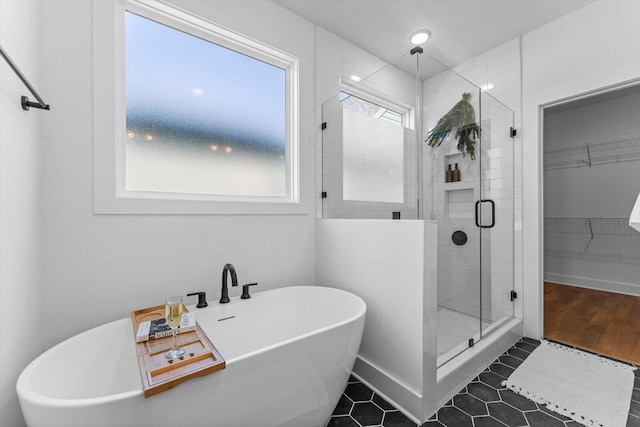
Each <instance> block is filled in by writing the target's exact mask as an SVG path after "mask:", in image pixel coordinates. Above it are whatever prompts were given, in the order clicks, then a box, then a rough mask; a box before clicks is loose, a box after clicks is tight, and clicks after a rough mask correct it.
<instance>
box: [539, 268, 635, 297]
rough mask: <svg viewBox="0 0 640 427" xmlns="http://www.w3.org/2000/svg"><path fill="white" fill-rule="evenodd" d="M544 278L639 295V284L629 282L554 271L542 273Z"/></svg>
mask: <svg viewBox="0 0 640 427" xmlns="http://www.w3.org/2000/svg"><path fill="white" fill-rule="evenodd" d="M544 280H545V282H553V283H558V284H560V285H570V286H578V287H581V288H588V289H596V290H599V291H608V292H616V293H619V294H626V295H634V296H640V285H634V284H630V283H621V282H612V281H604V280H598V279H591V278H588V277H577V276H569V275H565V274H556V273H544Z"/></svg>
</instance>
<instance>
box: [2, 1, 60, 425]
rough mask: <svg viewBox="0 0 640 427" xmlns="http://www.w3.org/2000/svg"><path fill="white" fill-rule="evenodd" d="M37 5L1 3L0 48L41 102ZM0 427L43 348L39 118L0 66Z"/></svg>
mask: <svg viewBox="0 0 640 427" xmlns="http://www.w3.org/2000/svg"><path fill="white" fill-rule="evenodd" d="M39 9H40V5H39V3H37V2H25V1H19V0H15V1H12V0H6V1H5V0H3V1H0V44H1V45H2V47H3V48H4V49H5V51H6V52H7V53H8V54H9V56H11V58H12V59H13V61H14V62H15V63H16V65H17V66H18V67H19V68H20V69H21V71H22V72H23V73H24V74H25V76H26V77H27V79H29V80H30V82H31V83H32V84H33V86H34V87H35V88H36V90H37V91H39V93H40V95H41V96H42V97H43V98H44V100H45V101H46V102H49V99H48V96H47V95H48V93H47V91H45V90H43V88H42V87H41V86H42V84H41V79H40V68H39V67H40V64H39V58H38V43H39V24H40V22H39V12H38V11H39ZM0 62H1V64H0V92H1V94H0V425H2V426H7V427H14V426H21V425H24V420H23V418H22V413H21V411H20V407H19V404H18V399H17V395H16V380H17V378H18V375H19V374H20V372H22V369H24V367H25V366H26V365H27V364H28V363H29V362H30V361H31V360H32V359H33V358H34V357H35V356H37V355H38V354H39V353H40V352H41V351H42V350H43V349H44V344H43V342H42V338H43V337H44V333H45V331H44V328H45V325H44V324H43V323H42V319H43V318H42V316H41V307H42V301H43V299H42V290H43V289H42V283H41V265H42V262H41V260H42V251H41V235H42V216H41V214H42V209H41V201H40V196H41V185H40V177H41V175H40V160H39V158H40V150H41V148H42V146H41V144H40V127H39V121H40V118H41V117H42V116H44V115H47V114H49V112H47V111H43V110H37V109H31V111H23V110H22V107H21V106H20V97H21V96H22V95H26V96H29V98H30V100H32V101H35V99H33V96H32V95H31V94H30V93H29V92H28V90H27V89H26V88H25V86H24V85H23V84H22V82H21V81H20V80H19V79H18V77H17V76H16V75H15V74H14V73H13V71H12V70H11V69H10V68H9V66H8V65H7V64H6V63H5V62H4V60H3V59H0Z"/></svg>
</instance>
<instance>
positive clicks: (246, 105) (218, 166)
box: [125, 11, 290, 197]
mask: <svg viewBox="0 0 640 427" xmlns="http://www.w3.org/2000/svg"><path fill="white" fill-rule="evenodd" d="M287 78H288V76H287V70H286V69H283V68H280V67H278V66H274V65H272V64H269V63H267V62H265V61H262V60H258V59H255V58H253V57H251V56H247V55H245V54H243V53H239V52H237V51H235V50H232V49H228V48H227V47H224V46H221V45H218V44H215V43H212V42H210V41H208V40H205V39H203V38H199V37H196V36H193V35H190V34H187V33H185V32H182V31H179V30H176V29H174V28H172V27H169V26H166V25H163V24H160V23H158V22H155V21H153V20H150V19H147V18H144V17H141V16H139V15H137V14H134V13H132V12H128V11H127V12H126V137H125V139H126V143H125V157H126V166H125V176H126V178H125V181H126V183H125V187H126V190H127V191H149V192H160V193H189V194H206V195H220V196H254V197H255V196H257V197H262V196H268V197H288V180H289V179H290V177H289V176H288V173H289V172H288V170H289V169H288V166H287V165H288V162H287V156H288V155H289V153H287V124H288V123H287Z"/></svg>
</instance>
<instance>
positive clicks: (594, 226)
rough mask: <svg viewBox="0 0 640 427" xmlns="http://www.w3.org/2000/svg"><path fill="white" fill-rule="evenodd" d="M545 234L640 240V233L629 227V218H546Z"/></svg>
mask: <svg viewBox="0 0 640 427" xmlns="http://www.w3.org/2000/svg"><path fill="white" fill-rule="evenodd" d="M544 232H545V233H554V234H564V233H569V234H584V235H587V236H589V237H590V238H591V239H594V238H595V237H597V236H628V237H635V238H640V232H638V231H637V230H634V229H633V228H632V227H630V226H629V218H545V219H544Z"/></svg>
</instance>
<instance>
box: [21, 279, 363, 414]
mask: <svg viewBox="0 0 640 427" xmlns="http://www.w3.org/2000/svg"><path fill="white" fill-rule="evenodd" d="M299 288H323V289H329V290H331V291H335V292H336V293H337V294H340V293H341V294H346V295H350V296H351V297H353V298H354V300H355V301H357V304H358V306H359V307H358V309H357V313H356V314H355V315H353V316H350V317H348V318H347V319H345V320H343V321H340V322H337V323H333V324H331V325H329V326H325V327H323V328H319V329H314V330H313V331H311V332H307V333H305V334H301V335H296V336H295V337H293V338H290V339H286V340H283V341H278V342H277V343H275V344H272V345H269V346H266V347H262V348H260V349H259V350H256V351H252V352H249V353H247V354H243V355H241V356H238V357H235V358H232V359H225V362H226V364H227V366H229V365H232V364H234V363H237V362H240V361H242V360H244V359H247V358H249V357H252V356H256V355H258V354H261V353H265V352H267V351H270V350H273V349H275V348H278V347H283V346H285V345H288V344H291V343H293V342H295V341H299V340H303V339H306V338H308V337H311V336H313V335H318V334H321V333H323V332H326V331H328V330H330V329H337V328H340V327H342V326H344V325H346V324H349V323H353V322H355V321H357V320H358V319H359V318H361V317H363V316H365V314H366V310H367V305H366V303H365V301H364V300H363V299H362V298H361V297H359V296H358V295H356V294H354V293H351V292H348V291H345V290H342V289H337V288H332V287H329V286H316V285H298V286H283V287H280V288H274V289H268V290H264V291H260V292H256V295H258V294H260V293H265V294H266V293H272V292H274V291H278V290H282V289H299ZM232 301H236V300H235V299H234V300H232ZM238 301H239V300H238ZM210 307H211V308H208V309H205V310H214V309H215V308H216V307H217V306H216V305H212V306H210ZM187 308H188V309H189V310H190V311H191V310H202V309H197V308H195V304H192V305H187ZM196 312H197V311H196ZM196 317H197V316H196ZM124 320H130V319H129V318H128V317H125V318H121V319H117V320H113V321H111V322H107V323H103V324H101V325H98V326H95V327H93V328H91V329H87V330H86V331H83V332H80V333H78V334H76V335H73V336H71V337H69V338H67V339H65V340H63V341H61V342H59V343H58V344H56V345H54V346H53V347H50V348H49V349H47V350H45V351H44V352H42V354H40V355H39V356H38V357H36V358H35V359H33V360H32V361H31V362H29V364H28V365H27V366H26V367H25V368H24V369H23V370H22V372H21V373H20V375H19V377H18V380H17V382H16V392H17V395H18V401H19V403H20V406H21V407H22V402H23V401H25V402H28V403H30V404H34V405H42V406H51V407H58V408H71V407H76V408H77V407H89V406H92V405H98V404H105V403H110V402H116V401H120V400H125V399H128V398H135V397H137V396H143V395H144V391H143V389H142V380H141V379H140V378H139V377H138V380H139V381H140V389H135V390H129V391H125V392H121V393H117V394H110V395H106V396H99V397H87V398H77V399H61V398H57V397H50V396H46V395H43V394H42V393H39V392H37V391H35V390H34V389H33V387H31V386H30V384H29V378H30V376H31V374H32V373H33V370H34V369H35V367H36V366H37V365H38V364H39V363H40V362H41V360H42V359H44V358H45V357H46V356H47V354H48V353H49V352H50V351H53V350H54V349H56V348H58V347H61V346H63V345H65V344H67V343H68V342H71V341H73V340H76V339H81V337H82V336H84V335H85V334H89V333H91V332H93V331H94V330H95V329H97V328H100V327H103V326H107V325H110V324H113V323H117V322H122V321H124ZM223 357H224V355H223Z"/></svg>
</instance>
